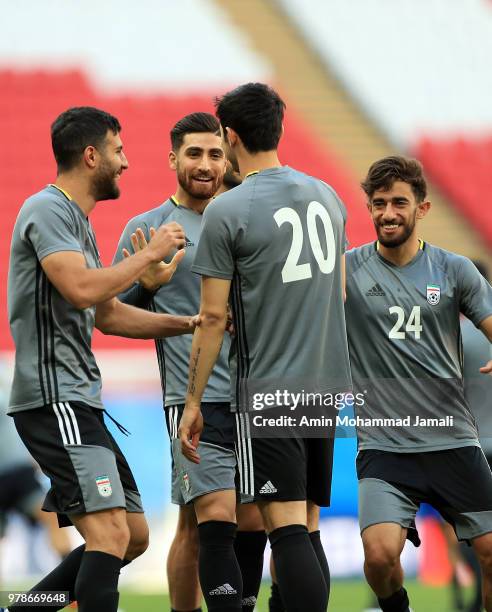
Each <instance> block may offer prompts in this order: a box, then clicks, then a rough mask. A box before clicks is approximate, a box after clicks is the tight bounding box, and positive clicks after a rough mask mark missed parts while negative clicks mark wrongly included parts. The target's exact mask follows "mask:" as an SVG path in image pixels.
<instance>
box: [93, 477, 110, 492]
mask: <svg viewBox="0 0 492 612" xmlns="http://www.w3.org/2000/svg"><path fill="white" fill-rule="evenodd" d="M96 484H97V490H98V491H99V495H100V496H101V497H110V496H111V494H112V493H113V489H112V488H111V482H110V480H109V478H108V477H107V476H98V477H97V478H96Z"/></svg>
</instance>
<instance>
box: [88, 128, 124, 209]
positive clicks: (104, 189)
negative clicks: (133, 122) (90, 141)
mask: <svg viewBox="0 0 492 612" xmlns="http://www.w3.org/2000/svg"><path fill="white" fill-rule="evenodd" d="M97 151H98V153H99V160H98V166H97V168H96V169H95V173H94V177H93V180H92V195H93V196H94V199H95V200H96V202H98V201H101V200H115V199H116V198H119V197H120V187H119V185H118V183H119V180H120V178H121V175H122V173H123V170H126V169H127V168H128V160H127V159H126V157H125V154H124V153H123V143H122V142H121V138H120V135H119V134H114V133H113V132H111V131H110V130H109V131H108V133H107V135H106V139H105V141H104V144H103V146H102V147H99V148H98V149H97Z"/></svg>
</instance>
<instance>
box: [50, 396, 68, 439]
mask: <svg viewBox="0 0 492 612" xmlns="http://www.w3.org/2000/svg"><path fill="white" fill-rule="evenodd" d="M53 410H54V412H55V414H56V418H57V419H58V427H59V428H60V433H61V436H62V440H63V446H67V444H68V440H67V436H66V434H65V429H64V427H63V419H62V416H61V414H60V411H59V409H58V406H57V405H56V404H53Z"/></svg>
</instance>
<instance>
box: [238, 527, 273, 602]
mask: <svg viewBox="0 0 492 612" xmlns="http://www.w3.org/2000/svg"><path fill="white" fill-rule="evenodd" d="M266 542H267V536H266V533H265V532H264V531H237V532H236V540H235V542H234V551H235V553H236V558H237V562H238V563H239V568H240V569H241V575H242V577H243V612H251V611H252V610H254V607H255V605H256V600H257V599H258V592H259V590H260V584H261V577H262V575H263V554H264V552H265V546H266Z"/></svg>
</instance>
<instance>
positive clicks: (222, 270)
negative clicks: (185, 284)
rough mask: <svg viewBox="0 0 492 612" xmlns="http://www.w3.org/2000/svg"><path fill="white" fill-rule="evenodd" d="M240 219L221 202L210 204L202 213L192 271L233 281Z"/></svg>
mask: <svg viewBox="0 0 492 612" xmlns="http://www.w3.org/2000/svg"><path fill="white" fill-rule="evenodd" d="M237 225H238V222H237V219H235V218H234V217H233V216H232V215H230V213H228V211H227V207H226V206H224V205H223V203H222V202H220V203H219V202H218V201H217V202H212V203H210V204H209V205H208V206H207V208H206V209H205V212H204V213H203V225H202V231H201V234H200V240H199V242H198V247H197V249H196V254H195V260H194V262H193V266H192V268H191V269H192V271H193V272H196V273H197V274H201V275H202V276H211V277H213V278H223V279H225V280H230V279H232V277H233V275H234V251H235V244H236V237H237Z"/></svg>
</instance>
